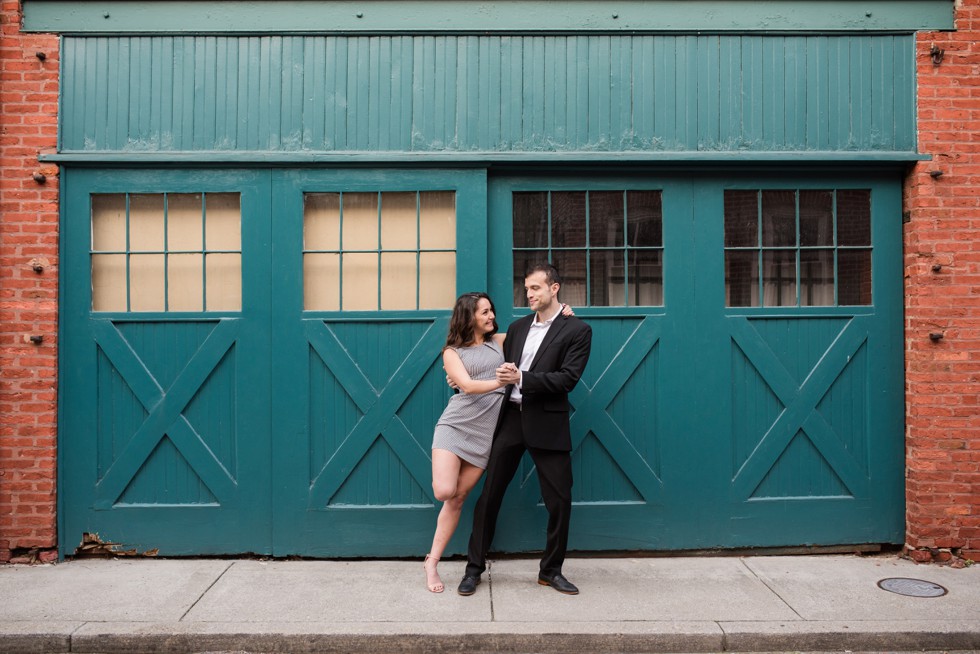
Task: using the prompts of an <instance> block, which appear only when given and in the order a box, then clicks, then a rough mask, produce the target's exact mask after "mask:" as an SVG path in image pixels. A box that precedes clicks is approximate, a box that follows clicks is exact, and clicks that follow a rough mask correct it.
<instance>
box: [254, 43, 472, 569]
mask: <svg viewBox="0 0 980 654" xmlns="http://www.w3.org/2000/svg"><path fill="white" fill-rule="evenodd" d="M433 44H434V43H433ZM432 53H433V56H434V55H435V50H432ZM366 128H370V126H366ZM338 190H342V191H346V192H356V191H379V190H384V191H399V190H406V191H408V190H411V191H425V190H454V191H455V192H456V215H457V238H456V243H457V246H456V248H457V272H456V280H455V281H456V288H457V290H458V292H464V291H468V290H484V289H486V266H487V232H486V230H487V225H486V219H485V216H486V211H487V210H486V173H485V171H483V170H470V171H467V170H451V171H446V170H418V169H414V170H410V169H405V170H397V169H392V170H378V169H373V170H319V171H317V170H294V171H283V172H281V173H280V174H278V175H277V176H276V179H275V183H274V188H273V195H274V196H275V197H276V198H278V203H277V206H276V208H275V210H274V212H273V214H272V216H271V220H272V221H273V222H274V223H275V224H276V225H278V226H279V227H278V228H277V229H276V231H275V241H274V244H273V248H274V250H275V251H276V252H278V253H281V255H280V256H277V259H276V265H275V275H274V277H273V279H272V280H271V283H272V285H274V286H275V287H276V288H277V289H279V292H278V293H277V294H276V297H275V301H274V310H273V315H274V316H275V318H274V319H273V322H272V323H271V329H272V330H273V332H274V333H275V334H276V335H277V336H276V338H277V343H278V347H277V357H276V361H277V365H276V367H275V369H274V370H273V371H272V373H271V374H272V375H273V378H274V379H273V383H272V400H271V401H272V405H273V406H275V407H277V410H276V424H277V434H278V436H277V447H276V449H275V451H274V453H273V458H272V461H271V465H272V467H273V469H274V471H275V472H274V477H275V479H276V480H277V483H276V484H275V485H274V488H273V503H274V505H275V507H276V512H275V515H274V516H273V523H274V532H275V538H274V546H273V553H274V554H277V555H289V554H298V553H304V554H306V555H311V556H363V555H364V553H365V552H371V553H373V554H374V555H378V556H392V555H418V554H421V553H423V552H424V551H425V548H427V547H428V545H429V543H430V542H431V538H432V529H434V525H435V519H436V514H437V511H438V502H436V501H435V499H434V498H433V496H432V490H431V483H432V476H431V475H432V473H431V458H430V456H431V455H430V449H431V443H432V430H433V427H434V425H435V423H436V420H437V419H438V417H439V415H440V414H441V413H442V410H443V409H444V408H445V405H446V401H447V400H448V397H449V395H450V390H449V388H448V387H447V386H446V383H445V372H444V371H443V370H442V361H441V358H440V355H441V349H442V345H443V344H444V343H445V337H446V332H447V329H448V319H449V314H450V310H449V309H446V310H438V311H437V310H426V311H385V312H366V311H365V312H305V311H303V308H302V307H303V291H302V256H301V253H302V248H303V245H302V244H303V232H302V213H303V196H304V193H309V192H330V191H338Z"/></svg>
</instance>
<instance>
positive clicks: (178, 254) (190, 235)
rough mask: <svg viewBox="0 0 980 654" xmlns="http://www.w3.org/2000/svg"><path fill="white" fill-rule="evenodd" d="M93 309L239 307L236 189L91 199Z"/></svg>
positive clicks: (236, 308)
mask: <svg viewBox="0 0 980 654" xmlns="http://www.w3.org/2000/svg"><path fill="white" fill-rule="evenodd" d="M91 265H92V268H91V271H92V310H93V311H122V312H137V311H147V312H151V311H152V312H156V311H163V312H177V311H240V310H241V307H242V252H241V199H240V197H239V195H238V194H237V193H111V194H96V195H93V196H92V249H91Z"/></svg>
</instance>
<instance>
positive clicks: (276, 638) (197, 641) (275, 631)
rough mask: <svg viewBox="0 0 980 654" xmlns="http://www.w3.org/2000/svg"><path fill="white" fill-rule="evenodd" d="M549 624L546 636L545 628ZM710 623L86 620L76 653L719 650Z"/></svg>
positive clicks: (73, 644) (546, 653)
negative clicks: (179, 623) (157, 622)
mask: <svg viewBox="0 0 980 654" xmlns="http://www.w3.org/2000/svg"><path fill="white" fill-rule="evenodd" d="M542 629H546V630H547V632H546V633H542ZM722 648H723V633H722V630H721V629H720V628H719V627H718V625H717V624H716V623H713V622H638V623H623V624H610V623H584V624H583V623H558V624H550V625H543V624H541V623H525V624H513V623H510V624H499V623H494V624H485V623H482V624H481V623H440V624H428V625H424V626H420V625H418V624H409V623H356V624H352V623H347V624H344V625H336V626H329V625H328V626H324V625H312V624H304V623H299V624H295V623H294V624H285V625H284V624H281V623H279V624H275V625H273V624H251V625H242V624H215V623H207V624H196V625H193V624H186V623H185V624H181V625H173V624H133V623H99V624H95V623H92V624H87V625H85V626H84V627H83V628H82V629H80V630H79V631H78V632H77V633H76V634H75V635H74V636H73V637H72V639H71V651H72V652H90V653H95V652H100V653H103V654H122V653H129V652H201V651H234V650H248V651H261V652H296V653H298V654H306V653H313V652H378V653H408V652H419V651H426V652H461V651H468V652H515V653H516V652H529V651H533V652H541V653H543V654H551V653H554V654H559V653H560V654H565V653H567V652H678V651H684V652H718V651H721V650H722Z"/></svg>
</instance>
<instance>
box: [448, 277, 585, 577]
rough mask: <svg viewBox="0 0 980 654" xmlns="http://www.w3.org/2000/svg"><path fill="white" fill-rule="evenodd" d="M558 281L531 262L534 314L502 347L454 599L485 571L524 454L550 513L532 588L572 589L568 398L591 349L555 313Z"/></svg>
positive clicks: (575, 325) (528, 284)
mask: <svg viewBox="0 0 980 654" xmlns="http://www.w3.org/2000/svg"><path fill="white" fill-rule="evenodd" d="M560 287H561V278H560V277H559V276H558V271H557V270H556V269H555V267H554V266H552V265H551V264H549V263H542V264H537V265H535V266H533V267H531V268H530V269H529V270H528V273H527V276H526V277H525V279H524V290H525V292H526V293H527V301H528V305H529V306H530V307H531V309H532V310H533V311H534V313H533V314H531V315H529V316H526V317H524V318H521V319H520V320H517V321H515V322H514V323H513V324H512V325H511V326H510V328H509V329H508V330H507V340H505V341H504V360H505V363H504V364H503V365H502V366H501V367H500V368H498V369H497V380H498V381H500V382H502V383H505V384H507V385H508V386H507V391H506V397H507V400H506V401H505V402H504V407H503V409H502V410H501V412H500V418H499V420H498V422H497V428H496V430H495V432H494V437H493V446H492V448H491V450H490V461H489V463H488V464H487V474H486V481H485V483H484V486H483V493H482V494H481V495H480V499H479V500H478V501H477V503H476V511H475V512H474V514H473V532H472V533H471V534H470V545H469V552H468V562H467V565H466V573H465V574H464V576H463V580H462V581H461V582H460V584H459V588H458V592H459V594H460V595H472V594H473V593H474V592H476V587H477V585H478V584H479V583H480V575H481V574H483V571H484V570H486V557H487V552H488V550H489V549H490V544H491V543H492V542H493V533H494V530H495V528H496V526H497V515H498V513H499V512H500V505H501V502H503V499H504V493H505V492H506V490H507V485H508V484H509V483H510V481H511V479H513V478H514V473H515V472H517V467H518V465H519V464H520V461H521V457H522V456H523V454H524V452H525V450H526V451H527V452H529V453H530V455H531V458H532V459H533V460H534V465H535V467H536V468H537V471H538V480H539V481H540V484H541V497H542V499H544V505H545V507H546V508H547V509H548V532H547V534H548V535H547V542H546V545H545V549H544V555H543V556H542V558H541V568H540V571H539V572H538V583H539V584H542V585H545V586H551V587H552V588H554V589H555V590H557V591H558V592H561V593H565V594H568V595H577V594H578V588H576V587H575V586H574V585H573V584H572V583H571V582H569V581H568V580H567V579H565V577H564V576H563V575H562V572H561V567H562V564H563V563H564V561H565V550H566V549H567V547H568V525H569V518H570V517H571V511H572V457H571V450H572V439H571V432H570V430H569V426H568V413H569V405H568V393H569V392H570V391H571V390H572V389H573V388H575V384H576V383H578V380H579V378H580V377H581V376H582V371H584V370H585V364H586V363H588V361H589V352H590V351H591V348H592V328H591V327H589V326H588V325H586V324H585V323H584V322H582V321H581V320H579V319H578V318H575V317H574V316H567V317H566V316H563V315H561V309H562V307H561V304H560V303H559V302H558V289H559V288H560Z"/></svg>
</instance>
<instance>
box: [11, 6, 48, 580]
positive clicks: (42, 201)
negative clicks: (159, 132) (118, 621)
mask: <svg viewBox="0 0 980 654" xmlns="http://www.w3.org/2000/svg"><path fill="white" fill-rule="evenodd" d="M19 5H20V3H19V2H17V0H0V416H2V423H0V561H8V560H11V559H14V560H33V559H41V560H49V559H52V558H54V557H55V556H56V554H55V550H54V548H55V546H56V544H57V540H56V533H55V527H56V522H55V506H56V504H55V487H56V470H55V462H56V449H55V446H56V443H55V438H56V426H57V402H56V400H57V398H56V392H57V370H56V366H57V336H58V169H57V167H56V166H52V165H43V166H42V165H40V164H39V163H38V154H39V153H41V152H53V151H54V148H55V146H56V137H57V113H58V39H57V37H54V36H50V35H32V34H21V33H20V6H19ZM42 57H43V59H42ZM35 175H38V177H37V179H35ZM41 175H43V176H44V181H41V180H42V178H41V177H40V176H41ZM35 266H38V267H39V271H40V272H35ZM32 336H33V337H35V338H38V337H40V338H42V339H43V340H42V341H41V342H39V343H34V342H32V341H31V337H32Z"/></svg>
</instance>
